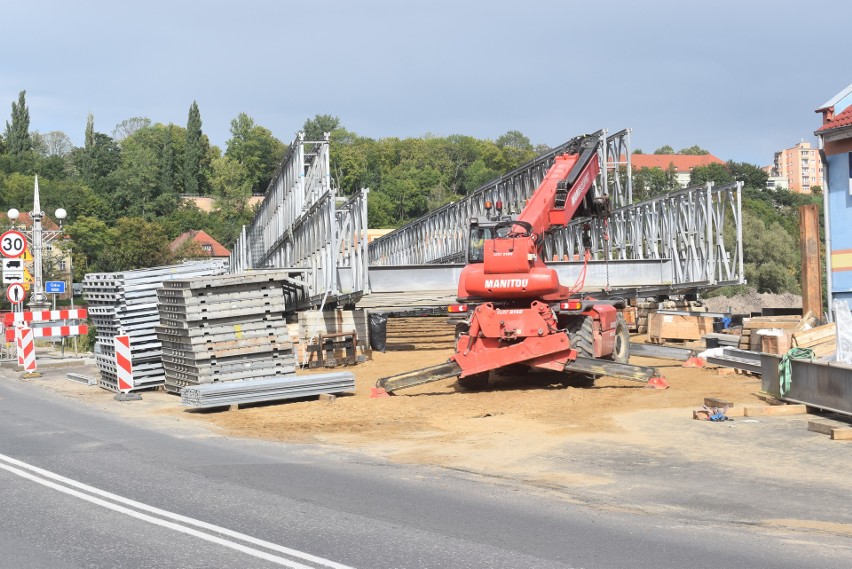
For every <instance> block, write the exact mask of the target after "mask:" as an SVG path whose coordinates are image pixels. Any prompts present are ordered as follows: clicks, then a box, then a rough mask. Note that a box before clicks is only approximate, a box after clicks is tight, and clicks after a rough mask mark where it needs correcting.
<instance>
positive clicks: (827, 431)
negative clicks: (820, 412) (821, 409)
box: [808, 419, 837, 435]
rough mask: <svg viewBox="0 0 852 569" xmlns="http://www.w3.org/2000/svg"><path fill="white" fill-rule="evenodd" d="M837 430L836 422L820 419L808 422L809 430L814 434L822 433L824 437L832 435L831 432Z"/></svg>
mask: <svg viewBox="0 0 852 569" xmlns="http://www.w3.org/2000/svg"><path fill="white" fill-rule="evenodd" d="M836 428H837V422H836V421H828V420H826V419H818V420H816V421H808V430H809V431H811V432H812V433H820V434H822V435H831V431H833V430H834V429H836Z"/></svg>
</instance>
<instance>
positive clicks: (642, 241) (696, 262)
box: [544, 182, 744, 290]
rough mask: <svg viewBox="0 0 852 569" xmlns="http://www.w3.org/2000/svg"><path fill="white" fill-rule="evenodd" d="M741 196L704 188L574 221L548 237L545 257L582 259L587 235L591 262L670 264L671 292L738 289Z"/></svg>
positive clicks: (727, 188)
mask: <svg viewBox="0 0 852 569" xmlns="http://www.w3.org/2000/svg"><path fill="white" fill-rule="evenodd" d="M741 193H742V182H735V183H732V184H727V185H724V186H719V187H714V185H713V184H712V183H710V182H708V183H707V184H705V185H698V186H692V187H689V188H686V189H684V190H680V191H677V192H671V193H668V194H665V195H663V196H660V197H657V198H654V199H650V200H647V201H644V202H641V203H638V204H633V205H629V206H626V207H622V208H619V209H617V210H615V211H613V212H612V215H611V216H610V217H608V218H604V219H599V218H596V219H583V220H578V221H575V222H573V223H571V224H570V225H569V226H568V227H566V228H565V229H563V230H560V231H558V232H554V233H551V234H548V235H547V236H546V238H545V245H544V251H545V256H546V258H547V259H548V260H551V259H552V260H564V261H570V260H578V259H580V258H581V256H582V253H583V251H584V248H583V233H584V231H586V230H588V231H589V233H590V236H591V254H592V259H593V260H600V261H615V262H617V261H627V260H643V259H669V260H671V261H672V263H673V265H672V272H673V274H672V281H673V282H672V284H673V288H674V289H675V290H678V289H691V288H702V287H715V286H724V285H733V284H741V283H743V282H744V272H743V253H742V207H741V199H742V198H741ZM614 270H617V269H614ZM612 284H613V286H617V283H612Z"/></svg>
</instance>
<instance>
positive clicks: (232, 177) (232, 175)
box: [210, 156, 251, 213]
mask: <svg viewBox="0 0 852 569" xmlns="http://www.w3.org/2000/svg"><path fill="white" fill-rule="evenodd" d="M211 166H212V171H213V174H212V176H211V178H210V186H211V190H212V192H213V196H214V197H215V198H216V207H217V209H220V210H221V209H226V210H231V211H236V212H237V213H242V212H243V211H244V210H245V209H246V207H247V206H248V199H249V198H250V197H251V184H250V183H249V181H248V175H247V174H246V170H245V168H244V167H243V165H242V164H240V163H239V162H237V161H236V160H232V159H230V158H228V157H227V156H222V157H221V158H216V159H215V160H213V163H212V165H211Z"/></svg>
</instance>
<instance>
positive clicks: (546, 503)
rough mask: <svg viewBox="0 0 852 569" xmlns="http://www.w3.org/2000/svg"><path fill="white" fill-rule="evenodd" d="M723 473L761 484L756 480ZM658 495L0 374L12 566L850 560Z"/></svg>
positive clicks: (1, 520) (813, 537)
mask: <svg viewBox="0 0 852 569" xmlns="http://www.w3.org/2000/svg"><path fill="white" fill-rule="evenodd" d="M131 404H132V403H131ZM116 405H119V404H118V403H116ZM124 405H127V403H125V404H124ZM837 448H841V447H837ZM848 448H849V447H848V446H845V447H842V449H843V450H848ZM596 460H598V463H599V464H598V467H600V468H613V465H611V464H605V463H606V462H607V460H609V459H608V458H607V457H606V456H604V455H600V456H598V458H597V459H596ZM574 466H575V467H576V464H575V465H574ZM640 466H641V465H640ZM657 466H658V467H661V466H660V465H657ZM622 468H626V467H625V466H624V465H622ZM690 476H691V475H690ZM690 476H686V478H689V477H690ZM790 478H791V480H790V488H789V489H788V490H790V489H792V488H795V487H796V485H797V482H796V480H795V476H794V473H791V477H790ZM691 484H694V485H697V486H699V487H700V485H701V480H700V473H699V475H698V479H697V480H693V481H692V482H691ZM731 484H738V485H741V491H742V492H743V494H749V493H751V494H753V495H754V496H760V495H761V487H760V481H759V479H757V480H754V481H751V482H750V481H749V479H748V477H747V476H744V477H742V478H740V479H737V480H736V481H731ZM684 485H685V482H684V477H683V476H682V477H679V478H678V480H677V485H676V486H677V491H678V492H682V491H683V488H684ZM652 486H654V485H653V484H651V483H650V482H649V483H648V484H647V485H646V486H644V487H643V486H637V487H636V489H637V491H638V493H639V494H642V493H645V492H646V491H647V490H648V488H650V487H652ZM656 488H657V491H656V492H655V493H649V496H648V497H647V498H645V497H643V496H642V495H637V496H635V503H626V502H623V500H624V496H626V495H628V494H629V492H628V489H625V491H624V493H623V494H621V495H619V496H618V501H617V503H616V502H609V503H608V502H607V501H606V500H603V499H601V498H600V497H598V498H596V499H595V500H593V501H592V500H589V499H588V496H583V495H579V494H578V495H572V494H571V493H569V492H565V491H560V490H558V489H547V488H536V487H530V486H528V485H527V486H525V485H520V484H516V483H514V482H513V481H512V480H507V479H499V478H490V477H482V476H474V475H471V474H469V473H465V472H458V471H452V470H443V469H436V468H428V467H417V466H404V465H395V464H390V463H386V462H381V461H376V460H374V459H370V458H367V457H365V456H362V455H359V454H357V453H353V452H347V451H342V450H340V449H338V448H332V447H319V446H310V445H294V444H278V443H267V442H260V441H248V440H243V439H234V438H227V437H222V436H219V435H216V434H212V433H211V432H208V431H206V430H204V429H203V428H202V427H200V426H198V425H196V424H186V425H183V424H180V425H175V424H170V425H169V426H168V427H167V428H166V427H164V424H162V423H158V422H157V421H151V422H146V423H145V424H139V423H138V422H137V424H131V423H129V422H127V421H126V420H125V419H123V418H121V416H119V415H115V414H110V413H102V412H97V411H96V410H94V409H92V408H91V407H86V406H83V405H80V404H79V403H78V402H75V401H74V400H71V399H67V398H63V397H61V396H60V395H58V394H56V393H54V392H52V391H50V390H46V389H42V388H39V387H38V386H36V385H33V384H32V383H31V382H26V381H22V380H19V379H18V378H17V374H14V373H12V372H10V371H8V370H3V371H0V511H1V512H3V515H2V516H0V551H2V552H3V556H2V558H0V566H2V567H10V568H12V567H14V568H16V569H43V568H52V569H65V568H78V567H79V568H82V567H86V568H98V567H104V568H111V569H117V568H143V567H158V568H170V567H174V568H181V569H190V568H218V567H241V568H254V567H258V568H261V567H264V568H265V567H282V566H283V567H335V568H340V569H343V568H346V567H357V568H375V569H383V568H388V569H390V568H427V567H428V568H432V567H434V568H521V567H523V568H538V567H542V568H545V567H547V568H551V567H553V568H566V567H571V568H585V569H597V568H622V567H630V568H631V569H641V568H646V567H647V568H652V567H653V568H661V567H672V568H675V567H677V568H680V567H693V568H695V567H707V568H714V569H716V568H718V567H750V568H791V569H792V568H801V567H822V568H834V567H837V568H849V567H852V549H850V546H852V543H850V542H852V536H850V534H849V533H844V532H843V531H836V532H832V531H804V532H794V531H792V530H784V529H781V528H775V529H767V528H763V527H751V526H750V525H749V524H744V523H740V524H737V523H730V522H729V521H727V520H720V519H719V518H718V517H717V516H716V515H715V514H712V513H710V514H708V515H707V516H703V515H701V512H696V511H695V510H692V511H688V512H686V513H678V512H677V511H675V509H673V508H666V507H662V505H660V507H658V508H654V507H653V506H654V504H655V503H657V502H658V501H660V504H661V503H662V498H661V496H663V495H664V494H665V487H664V486H663V485H662V484H657V485H656ZM704 490H705V492H703V494H702V496H703V498H702V499H701V500H698V501H696V502H695V507H696V508H703V507H705V506H706V505H707V504H706V502H707V500H706V495H707V492H706V488H705V489H704ZM784 491H785V490H784V488H773V493H774V492H784ZM783 499H784V498H783V494H781V495H779V494H773V496H765V497H764V499H763V500H762V502H763V503H761V507H762V508H763V509H765V510H767V511H769V512H770V513H771V512H772V511H773V507H772V504H773V503H774V504H776V505H779V504H781V502H782V501H783ZM837 499H838V498H837V497H835V496H834V495H829V496H828V497H827V498H826V503H829V504H830V503H831V502H836V500H837ZM839 499H840V500H845V504H846V505H847V506H848V493H847V494H845V495H842V496H841V497H840V498H839ZM775 509H777V510H778V516H777V517H779V518H782V517H784V516H782V515H781V512H782V511H783V508H780V507H779V508H775ZM843 509H844V511H846V510H848V507H845V506H844V507H843ZM707 511H708V512H714V511H715V510H714V509H713V508H710V509H708V510H707ZM846 527H848V526H846Z"/></svg>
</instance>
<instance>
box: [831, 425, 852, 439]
mask: <svg viewBox="0 0 852 569" xmlns="http://www.w3.org/2000/svg"><path fill="white" fill-rule="evenodd" d="M831 439H832V440H835V441H852V427H842V428H837V429H831Z"/></svg>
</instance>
